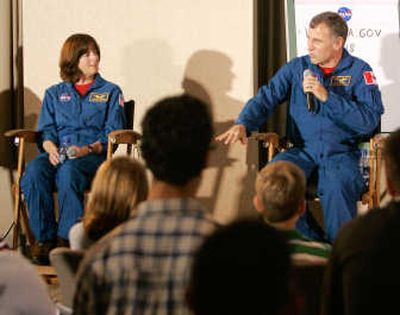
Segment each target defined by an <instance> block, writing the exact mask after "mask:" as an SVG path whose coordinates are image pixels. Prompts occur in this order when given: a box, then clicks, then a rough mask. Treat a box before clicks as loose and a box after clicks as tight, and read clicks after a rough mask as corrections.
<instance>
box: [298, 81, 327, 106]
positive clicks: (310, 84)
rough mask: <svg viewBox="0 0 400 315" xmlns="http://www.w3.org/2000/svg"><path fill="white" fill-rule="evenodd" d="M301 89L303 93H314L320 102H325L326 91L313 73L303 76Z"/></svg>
mask: <svg viewBox="0 0 400 315" xmlns="http://www.w3.org/2000/svg"><path fill="white" fill-rule="evenodd" d="M303 90H304V93H307V92H310V93H312V94H314V96H315V97H316V98H317V99H318V100H320V101H321V102H326V100H327V99H328V91H327V90H326V89H325V87H324V86H323V85H322V84H321V82H319V80H318V78H317V77H316V76H314V75H308V76H305V77H304V80H303Z"/></svg>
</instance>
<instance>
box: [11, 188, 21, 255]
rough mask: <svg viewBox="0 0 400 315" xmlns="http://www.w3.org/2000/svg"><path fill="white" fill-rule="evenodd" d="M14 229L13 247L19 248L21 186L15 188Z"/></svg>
mask: <svg viewBox="0 0 400 315" xmlns="http://www.w3.org/2000/svg"><path fill="white" fill-rule="evenodd" d="M14 197H15V201H14V202H15V203H14V229H13V244H12V248H13V249H14V250H15V249H17V248H18V239H19V235H20V207H21V191H20V188H19V187H15V188H14Z"/></svg>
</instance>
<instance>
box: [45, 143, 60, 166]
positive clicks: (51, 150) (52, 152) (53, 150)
mask: <svg viewBox="0 0 400 315" xmlns="http://www.w3.org/2000/svg"><path fill="white" fill-rule="evenodd" d="M43 149H44V150H45V151H46V152H47V153H48V154H49V161H50V163H51V165H53V166H56V165H57V164H58V163H60V155H59V153H58V148H57V146H56V145H55V144H54V143H53V142H52V141H50V140H46V141H44V142H43Z"/></svg>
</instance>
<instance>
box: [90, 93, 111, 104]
mask: <svg viewBox="0 0 400 315" xmlns="http://www.w3.org/2000/svg"><path fill="white" fill-rule="evenodd" d="M109 95H110V93H90V97H89V101H90V102H96V103H104V102H107V101H108V96H109Z"/></svg>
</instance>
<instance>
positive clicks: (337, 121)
mask: <svg viewBox="0 0 400 315" xmlns="http://www.w3.org/2000/svg"><path fill="white" fill-rule="evenodd" d="M305 69H309V70H311V71H312V73H313V74H314V75H316V76H317V77H318V79H319V81H320V82H321V83H322V84H323V86H324V87H325V88H326V89H327V91H328V99H327V100H326V102H320V101H319V100H318V99H317V98H316V97H314V104H315V105H314V107H315V108H314V110H313V111H308V109H307V101H306V96H305V94H304V91H303V87H302V82H303V73H304V70H305ZM284 101H288V103H289V108H288V125H287V129H288V130H287V135H288V137H289V139H290V140H291V142H292V143H293V144H294V147H293V148H292V149H289V150H288V151H286V152H282V153H280V154H278V155H277V156H276V157H275V158H274V161H276V160H287V161H291V162H293V163H295V164H297V165H298V166H299V167H300V168H302V169H303V171H304V172H305V174H306V176H307V178H309V176H310V174H311V173H312V172H313V171H314V170H317V171H318V195H319V197H320V200H321V205H322V209H323V214H324V223H325V228H326V237H327V239H328V240H329V241H331V242H332V241H333V240H334V238H335V236H336V234H337V232H338V230H339V228H340V227H341V226H342V225H343V224H344V223H346V222H347V221H349V220H350V219H352V218H353V217H354V216H355V215H356V213H357V200H359V198H360V196H361V194H362V192H363V190H365V187H364V184H363V180H362V176H361V173H360V170H359V158H360V152H359V149H358V144H359V142H360V141H361V140H362V139H364V138H365V137H368V136H370V135H371V134H372V133H373V132H374V130H375V129H376V128H377V127H378V125H379V122H380V117H381V115H382V113H383V105H382V99H381V94H380V91H379V89H378V86H377V84H376V82H375V79H374V76H373V73H372V70H371V67H370V66H369V65H368V64H367V63H365V62H364V61H362V60H361V59H359V58H356V57H354V56H351V55H350V54H349V53H348V52H347V51H346V50H344V51H343V55H342V58H341V60H340V62H339V64H338V65H337V67H336V69H335V70H334V71H333V73H331V74H330V75H327V76H325V75H324V74H323V72H322V70H321V69H320V68H319V67H318V66H317V65H314V64H312V63H311V62H310V58H309V56H308V55H307V56H302V57H299V58H295V59H293V60H291V61H290V62H289V63H287V64H286V65H284V66H283V67H282V68H281V69H280V70H279V71H278V72H277V73H276V74H275V75H274V77H273V78H272V79H271V81H270V82H269V84H268V85H267V86H262V87H261V88H260V90H259V91H258V94H257V95H256V96H255V97H253V98H252V99H250V100H249V101H248V102H247V103H246V105H245V107H244V109H243V110H242V112H241V113H240V115H239V118H238V119H237V121H236V123H237V124H243V125H244V126H245V127H246V130H247V132H248V133H249V132H251V131H254V130H256V129H257V128H258V127H259V126H260V125H261V124H262V123H264V122H265V121H266V119H267V117H268V116H269V115H270V114H271V112H272V111H273V110H274V108H275V106H277V105H279V104H281V103H282V102H284ZM307 215H309V213H306V215H305V216H303V217H302V218H301V219H300V220H299V222H298V226H297V227H298V229H299V230H300V231H301V232H302V233H303V234H305V235H306V236H309V237H312V238H317V235H316V234H315V233H314V231H313V230H312V229H310V226H308V224H307V220H306V219H307V218H306V216H307Z"/></svg>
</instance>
